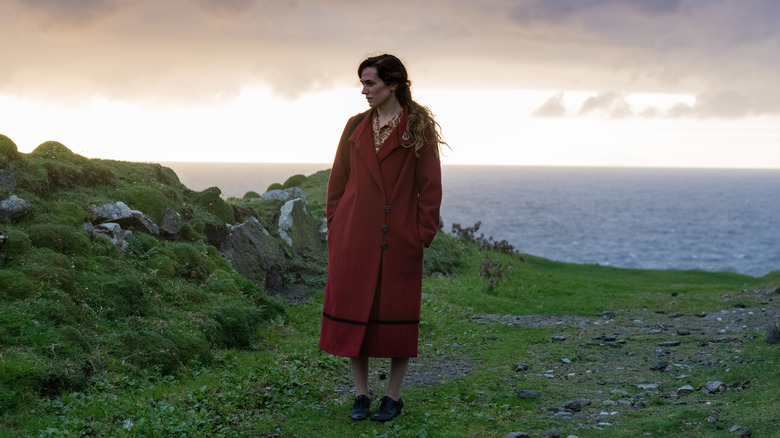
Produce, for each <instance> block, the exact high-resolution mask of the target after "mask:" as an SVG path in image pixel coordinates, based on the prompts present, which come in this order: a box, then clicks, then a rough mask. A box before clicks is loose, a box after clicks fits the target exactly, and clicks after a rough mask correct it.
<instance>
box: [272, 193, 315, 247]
mask: <svg viewBox="0 0 780 438" xmlns="http://www.w3.org/2000/svg"><path fill="white" fill-rule="evenodd" d="M320 236H321V234H320V224H318V223H317V221H315V220H314V218H313V217H312V216H311V214H310V213H309V210H308V209H307V208H306V201H305V200H304V199H301V198H297V199H293V200H291V201H287V202H285V204H284V205H283V206H282V209H281V214H280V215H279V237H281V238H282V240H283V241H284V242H285V243H287V245H288V246H289V247H290V248H292V250H293V251H294V252H301V251H306V250H310V249H313V248H317V247H318V246H320V245H321V237H320Z"/></svg>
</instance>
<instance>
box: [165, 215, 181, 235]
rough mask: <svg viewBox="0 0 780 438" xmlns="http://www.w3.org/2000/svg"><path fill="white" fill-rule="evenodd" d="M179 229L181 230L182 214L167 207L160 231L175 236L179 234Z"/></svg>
mask: <svg viewBox="0 0 780 438" xmlns="http://www.w3.org/2000/svg"><path fill="white" fill-rule="evenodd" d="M179 231H181V215H180V214H179V213H178V212H176V211H173V210H171V209H170V208H167V209H166V210H165V217H163V221H162V225H160V232H161V233H162V234H163V235H165V236H175V235H177V234H179Z"/></svg>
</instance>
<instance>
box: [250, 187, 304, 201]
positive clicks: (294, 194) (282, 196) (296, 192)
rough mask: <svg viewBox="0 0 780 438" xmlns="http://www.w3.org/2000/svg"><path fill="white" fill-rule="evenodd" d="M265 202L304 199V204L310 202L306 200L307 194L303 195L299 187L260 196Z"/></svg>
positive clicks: (272, 191)
mask: <svg viewBox="0 0 780 438" xmlns="http://www.w3.org/2000/svg"><path fill="white" fill-rule="evenodd" d="M260 197H261V198H263V200H264V201H271V200H278V201H289V200H292V199H303V202H308V199H306V193H303V190H301V189H300V188H299V187H290V188H288V189H279V190H269V191H267V192H265V193H263V194H262V195H260Z"/></svg>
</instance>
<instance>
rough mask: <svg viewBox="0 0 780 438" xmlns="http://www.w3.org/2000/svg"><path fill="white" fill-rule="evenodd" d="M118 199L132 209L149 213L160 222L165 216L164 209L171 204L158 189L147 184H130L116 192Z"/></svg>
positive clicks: (156, 221) (155, 220)
mask: <svg viewBox="0 0 780 438" xmlns="http://www.w3.org/2000/svg"><path fill="white" fill-rule="evenodd" d="M118 195H119V198H120V199H119V200H121V201H123V202H124V203H125V204H127V205H128V206H130V208H132V209H134V210H139V211H141V212H143V213H146V214H147V215H149V217H151V218H152V220H153V221H154V222H155V223H158V224H159V223H162V220H163V218H164V217H165V209H166V208H168V206H169V205H170V204H171V201H169V200H168V199H167V198H166V197H165V196H164V195H163V194H162V193H161V192H160V191H159V190H156V189H153V188H151V187H148V186H131V187H130V188H128V189H127V190H121V191H119V193H118Z"/></svg>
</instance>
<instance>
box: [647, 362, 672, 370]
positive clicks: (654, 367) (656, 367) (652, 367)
mask: <svg viewBox="0 0 780 438" xmlns="http://www.w3.org/2000/svg"><path fill="white" fill-rule="evenodd" d="M668 366H669V362H667V361H665V360H659V361H657V362H654V363H653V364H652V365H650V371H663V370H665V369H666V367H668Z"/></svg>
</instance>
